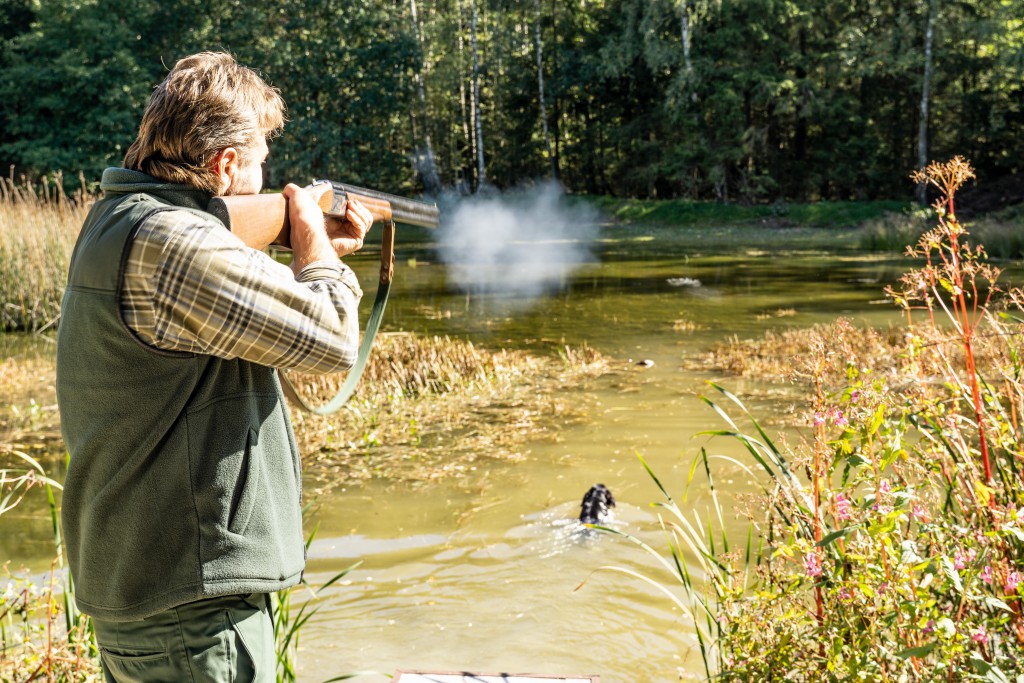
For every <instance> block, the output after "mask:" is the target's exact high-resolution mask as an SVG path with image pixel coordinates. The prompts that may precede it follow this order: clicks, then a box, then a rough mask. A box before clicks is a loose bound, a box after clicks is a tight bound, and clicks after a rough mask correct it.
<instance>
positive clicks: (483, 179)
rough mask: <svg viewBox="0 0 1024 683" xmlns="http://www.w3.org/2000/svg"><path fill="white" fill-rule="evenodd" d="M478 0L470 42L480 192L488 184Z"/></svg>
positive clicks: (477, 172) (477, 187) (477, 171)
mask: <svg viewBox="0 0 1024 683" xmlns="http://www.w3.org/2000/svg"><path fill="white" fill-rule="evenodd" d="M478 16H479V15H478V13H477V8H476V0H473V19H472V22H471V23H470V31H469V40H470V44H471V46H472V50H473V107H472V113H473V126H474V130H475V131H476V135H475V137H476V189H477V191H479V190H480V188H481V187H483V186H484V185H485V184H486V183H487V173H486V170H485V168H484V131H483V123H482V122H481V120H480V51H479V46H478V44H477V39H476V28H477V22H478Z"/></svg>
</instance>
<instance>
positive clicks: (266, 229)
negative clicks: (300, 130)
mask: <svg viewBox="0 0 1024 683" xmlns="http://www.w3.org/2000/svg"><path fill="white" fill-rule="evenodd" d="M306 189H308V190H310V191H311V192H313V196H314V198H315V199H316V200H317V204H319V205H320V208H321V209H322V210H323V212H324V215H325V216H327V217H329V218H335V219H338V220H344V218H345V210H346V209H347V208H348V200H349V199H350V198H351V199H355V200H357V201H358V202H359V203H361V204H362V205H363V206H365V207H366V208H367V209H368V210H369V211H370V214H371V215H372V216H373V220H374V222H377V221H391V220H394V221H396V222H400V223H409V224H411V225H421V226H424V227H429V228H436V227H437V226H438V222H439V220H440V213H439V212H438V209H437V206H436V205H434V204H426V203H424V202H418V201H415V200H412V199H405V198H403V197H398V196H395V195H388V194H385V193H383V192H377V191H376V190H367V189H364V188H357V187H355V186H353V185H344V184H342V183H336V182H319V183H315V184H313V185H310V186H309V187H307V188H306ZM206 210H207V211H208V212H209V213H212V214H213V215H215V216H217V217H218V218H219V219H220V220H221V221H222V222H223V223H224V225H226V226H228V228H229V229H230V230H231V232H233V233H235V234H236V235H237V236H238V237H239V238H240V239H241V240H242V241H243V242H245V243H246V244H247V245H249V246H250V247H252V248H253V249H260V250H262V249H266V248H267V247H268V246H270V245H274V246H276V247H282V248H285V249H289V248H291V239H290V226H289V225H288V200H287V199H285V198H284V195H281V194H255V195H231V196H226V197H214V198H213V199H212V200H210V203H209V205H208V206H207V209H206Z"/></svg>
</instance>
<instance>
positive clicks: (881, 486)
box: [878, 479, 892, 493]
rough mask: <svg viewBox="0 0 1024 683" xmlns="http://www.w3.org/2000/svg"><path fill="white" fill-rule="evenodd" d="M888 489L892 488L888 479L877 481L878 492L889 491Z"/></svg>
mask: <svg viewBox="0 0 1024 683" xmlns="http://www.w3.org/2000/svg"><path fill="white" fill-rule="evenodd" d="M890 491H892V489H891V488H890V487H889V480H888V479H883V480H882V481H880V482H879V483H878V492H879V493H889V492H890Z"/></svg>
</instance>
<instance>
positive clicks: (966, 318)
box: [947, 191, 994, 507]
mask: <svg viewBox="0 0 1024 683" xmlns="http://www.w3.org/2000/svg"><path fill="white" fill-rule="evenodd" d="M947 197H948V200H947V203H948V204H949V215H950V216H952V217H953V220H954V221H956V213H955V210H956V207H955V205H954V202H953V192H952V191H950V192H948V193H947ZM950 239H951V242H952V244H951V245H950V246H951V247H952V249H951V250H950V254H951V256H952V258H953V263H952V266H953V268H952V273H953V274H954V275H955V277H956V281H955V282H956V289H955V294H956V296H955V297H954V310H955V311H956V312H957V313H958V314H959V317H960V330H961V337H962V340H963V347H964V356H965V360H966V363H967V374H968V377H969V379H970V386H971V400H972V402H973V407H974V419H975V421H976V422H977V423H978V439H979V443H980V446H981V464H982V467H983V468H984V470H985V483H986V484H991V483H992V464H991V462H990V461H989V456H988V440H987V439H986V438H985V423H984V418H983V415H982V408H981V387H980V386H979V385H978V371H977V366H976V365H975V362H974V349H973V347H972V345H971V337H972V336H973V334H974V326H973V325H972V322H973V321H972V320H971V316H970V315H969V313H968V307H967V301H966V299H965V298H964V289H963V276H962V273H961V271H960V260H959V259H958V258H957V257H958V253H959V251H960V239H959V237H958V236H957V235H956V234H955V233H953V232H952V231H950ZM977 301H978V298H977V293H975V298H974V305H975V307H976V306H977ZM975 310H976V309H975ZM992 504H994V501H993V500H992V498H991V497H989V506H990V507H991V505H992Z"/></svg>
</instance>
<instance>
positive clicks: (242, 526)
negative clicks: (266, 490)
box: [228, 427, 262, 535]
mask: <svg viewBox="0 0 1024 683" xmlns="http://www.w3.org/2000/svg"><path fill="white" fill-rule="evenodd" d="M258 449H259V434H257V433H256V430H255V429H253V428H252V427H249V434H248V437H247V438H246V442H245V452H244V453H243V455H242V465H241V467H240V468H239V472H238V481H237V483H236V484H235V493H234V496H233V499H234V501H235V505H234V506H233V507H234V509H233V511H232V513H231V518H230V520H229V521H228V531H230V532H231V533H234V534H239V535H244V534H245V530H246V529H247V528H248V526H249V520H250V519H252V511H253V510H254V509H255V507H256V498H257V496H256V492H257V490H258V489H259V485H260V460H261V459H262V458H261V455H260V453H259V451H258Z"/></svg>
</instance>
